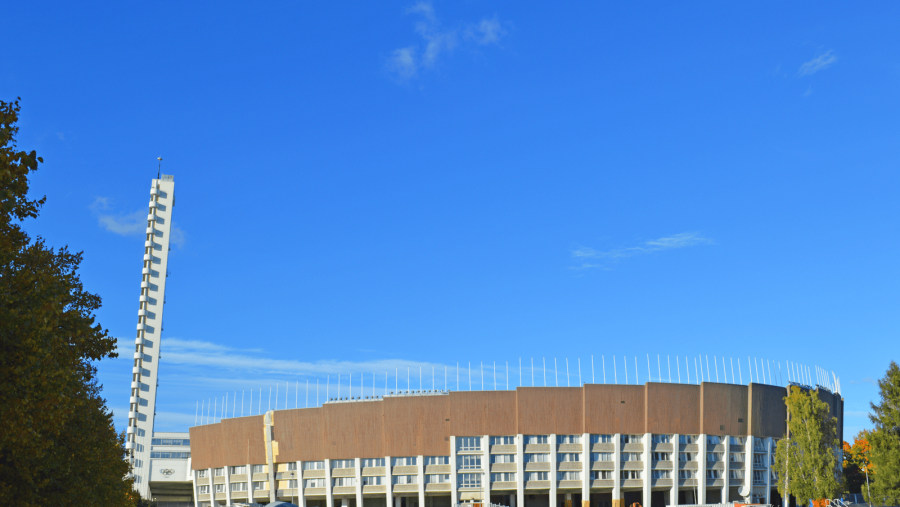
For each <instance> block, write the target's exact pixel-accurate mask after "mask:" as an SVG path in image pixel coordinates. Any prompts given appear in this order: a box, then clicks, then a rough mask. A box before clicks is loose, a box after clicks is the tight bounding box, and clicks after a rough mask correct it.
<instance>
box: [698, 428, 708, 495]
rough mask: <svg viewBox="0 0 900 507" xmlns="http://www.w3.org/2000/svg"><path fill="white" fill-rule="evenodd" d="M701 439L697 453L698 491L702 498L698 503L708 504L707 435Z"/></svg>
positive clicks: (701, 436) (703, 435)
mask: <svg viewBox="0 0 900 507" xmlns="http://www.w3.org/2000/svg"><path fill="white" fill-rule="evenodd" d="M699 438H700V441H699V442H697V446H698V447H699V448H700V450H699V451H697V454H698V456H697V484H698V486H697V489H698V490H699V491H698V495H699V496H700V498H699V499H698V500H697V503H700V504H704V503H706V433H704V434H702V435H700V437H699Z"/></svg>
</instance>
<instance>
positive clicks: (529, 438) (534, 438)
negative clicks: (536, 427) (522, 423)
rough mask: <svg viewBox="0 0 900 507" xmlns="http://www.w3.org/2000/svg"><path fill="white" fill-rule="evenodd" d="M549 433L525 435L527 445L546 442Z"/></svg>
mask: <svg viewBox="0 0 900 507" xmlns="http://www.w3.org/2000/svg"><path fill="white" fill-rule="evenodd" d="M546 443H547V435H525V445H535V444H546Z"/></svg>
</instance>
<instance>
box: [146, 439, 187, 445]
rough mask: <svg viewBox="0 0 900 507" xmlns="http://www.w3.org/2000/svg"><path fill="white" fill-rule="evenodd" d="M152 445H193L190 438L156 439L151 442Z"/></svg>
mask: <svg viewBox="0 0 900 507" xmlns="http://www.w3.org/2000/svg"><path fill="white" fill-rule="evenodd" d="M150 445H184V446H189V445H191V440H190V439H189V438H154V439H151V440H150Z"/></svg>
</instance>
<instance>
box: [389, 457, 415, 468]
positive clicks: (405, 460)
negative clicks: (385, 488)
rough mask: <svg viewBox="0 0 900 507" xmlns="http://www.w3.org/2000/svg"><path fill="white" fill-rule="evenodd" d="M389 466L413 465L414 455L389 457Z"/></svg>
mask: <svg viewBox="0 0 900 507" xmlns="http://www.w3.org/2000/svg"><path fill="white" fill-rule="evenodd" d="M391 466H395V467H414V466H416V457H415V456H402V457H399V458H391Z"/></svg>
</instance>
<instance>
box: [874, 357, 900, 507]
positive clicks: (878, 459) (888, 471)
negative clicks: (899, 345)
mask: <svg viewBox="0 0 900 507" xmlns="http://www.w3.org/2000/svg"><path fill="white" fill-rule="evenodd" d="M878 389H879V391H880V393H881V403H878V404H875V403H873V404H872V414H871V415H870V416H869V418H870V419H871V420H872V422H873V423H875V429H874V430H872V432H871V434H870V438H869V443H870V445H871V451H870V459H871V462H872V466H873V468H874V473H873V474H872V477H871V479H872V484H871V489H872V499H871V500H872V501H873V502H879V503H883V504H884V505H897V504H900V368H898V367H897V363H895V362H893V361H891V365H890V366H889V367H888V370H887V372H886V373H885V374H884V378H882V379H881V380H879V381H878Z"/></svg>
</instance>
